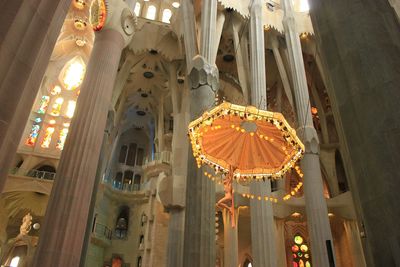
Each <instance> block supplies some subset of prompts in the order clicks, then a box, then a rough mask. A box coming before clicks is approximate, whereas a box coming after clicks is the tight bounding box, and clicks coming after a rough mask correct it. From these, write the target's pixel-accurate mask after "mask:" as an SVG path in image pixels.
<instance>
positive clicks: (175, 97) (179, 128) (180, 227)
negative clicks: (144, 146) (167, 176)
mask: <svg viewBox="0 0 400 267" xmlns="http://www.w3.org/2000/svg"><path fill="white" fill-rule="evenodd" d="M169 86H170V90H171V95H172V106H173V116H174V127H173V129H174V131H173V136H172V152H173V153H172V157H173V159H172V177H173V180H172V190H173V191H172V206H171V207H169V213H170V220H169V224H168V248H167V266H168V267H182V266H183V265H182V264H183V243H184V225H185V208H184V207H185V193H186V173H187V161H188V154H187V151H188V148H189V142H188V141H187V142H185V141H184V140H187V139H186V138H187V131H186V129H187V126H188V124H189V111H188V107H189V103H188V101H189V93H188V91H189V89H188V88H187V87H188V86H187V82H186V83H185V85H184V86H183V92H179V86H178V83H177V70H176V66H175V65H174V64H171V65H170V70H169Z"/></svg>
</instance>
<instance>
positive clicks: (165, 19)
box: [162, 8, 172, 23]
mask: <svg viewBox="0 0 400 267" xmlns="http://www.w3.org/2000/svg"><path fill="white" fill-rule="evenodd" d="M171 16H172V12H171V10H170V9H168V8H167V9H164V11H163V15H162V22H165V23H170V19H171Z"/></svg>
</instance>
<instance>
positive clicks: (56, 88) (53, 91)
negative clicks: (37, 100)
mask: <svg viewBox="0 0 400 267" xmlns="http://www.w3.org/2000/svg"><path fill="white" fill-rule="evenodd" d="M59 93H61V87H60V86H58V85H56V86H54V87H53V89H51V92H50V94H52V95H58V94H59Z"/></svg>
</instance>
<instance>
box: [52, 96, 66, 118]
mask: <svg viewBox="0 0 400 267" xmlns="http://www.w3.org/2000/svg"><path fill="white" fill-rule="evenodd" d="M63 103H64V99H63V98H62V97H59V98H57V99H56V101H54V104H53V107H52V110H51V113H50V114H51V115H53V116H60V110H61V106H62V104H63Z"/></svg>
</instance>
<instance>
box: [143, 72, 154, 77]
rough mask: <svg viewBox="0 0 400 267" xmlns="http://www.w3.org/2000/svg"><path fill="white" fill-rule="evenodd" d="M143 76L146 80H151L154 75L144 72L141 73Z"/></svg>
mask: <svg viewBox="0 0 400 267" xmlns="http://www.w3.org/2000/svg"><path fill="white" fill-rule="evenodd" d="M143 76H144V77H145V78H147V79H151V78H153V77H154V74H153V73H152V72H151V71H145V72H143Z"/></svg>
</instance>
